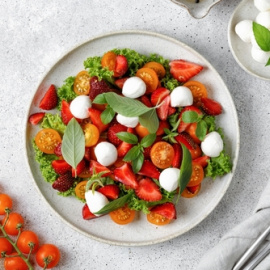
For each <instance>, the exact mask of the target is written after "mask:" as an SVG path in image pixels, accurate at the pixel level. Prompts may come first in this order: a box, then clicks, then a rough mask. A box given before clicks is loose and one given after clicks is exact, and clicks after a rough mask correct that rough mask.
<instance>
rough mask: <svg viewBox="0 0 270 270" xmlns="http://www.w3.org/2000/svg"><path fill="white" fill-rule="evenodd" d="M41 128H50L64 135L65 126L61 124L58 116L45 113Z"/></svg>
mask: <svg viewBox="0 0 270 270" xmlns="http://www.w3.org/2000/svg"><path fill="white" fill-rule="evenodd" d="M40 126H41V128H52V129H55V130H56V131H58V132H59V133H61V134H64V132H65V130H66V125H65V124H64V123H63V121H62V118H61V116H60V115H59V114H51V113H46V114H45V116H44V118H43V120H42V122H41V124H40Z"/></svg>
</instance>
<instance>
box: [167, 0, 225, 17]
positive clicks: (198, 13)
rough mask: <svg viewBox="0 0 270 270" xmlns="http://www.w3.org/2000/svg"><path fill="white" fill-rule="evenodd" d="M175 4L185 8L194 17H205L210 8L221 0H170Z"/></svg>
mask: <svg viewBox="0 0 270 270" xmlns="http://www.w3.org/2000/svg"><path fill="white" fill-rule="evenodd" d="M171 1H172V2H174V3H175V4H177V5H180V6H182V7H184V8H186V9H187V10H188V12H189V14H190V15H191V16H192V17H194V18H195V19H201V18H203V17H205V16H206V15H207V14H208V12H209V11H210V9H211V8H212V7H213V6H214V5H215V4H217V3H218V2H220V1H221V0H171Z"/></svg>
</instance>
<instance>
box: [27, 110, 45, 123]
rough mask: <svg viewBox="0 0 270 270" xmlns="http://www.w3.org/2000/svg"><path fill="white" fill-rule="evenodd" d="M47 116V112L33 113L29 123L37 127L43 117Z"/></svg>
mask: <svg viewBox="0 0 270 270" xmlns="http://www.w3.org/2000/svg"><path fill="white" fill-rule="evenodd" d="M44 116H45V112H39V113H33V114H31V115H30V116H29V118H28V122H29V123H30V124H32V125H37V124H38V123H39V122H41V120H42V119H43V117H44Z"/></svg>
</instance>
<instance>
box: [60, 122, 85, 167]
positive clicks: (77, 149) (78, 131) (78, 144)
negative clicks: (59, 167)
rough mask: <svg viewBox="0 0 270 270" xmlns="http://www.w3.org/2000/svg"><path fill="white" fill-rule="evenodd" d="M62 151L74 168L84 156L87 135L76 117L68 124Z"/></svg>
mask: <svg viewBox="0 0 270 270" xmlns="http://www.w3.org/2000/svg"><path fill="white" fill-rule="evenodd" d="M61 151H62V155H63V157H64V159H65V161H66V162H67V163H68V164H69V165H70V166H72V167H73V168H76V167H77V165H78V164H79V163H80V161H81V160H82V159H83V157H84V152H85V137H84V133H83V130H82V128H81V126H80V125H79V123H78V122H77V120H76V119H75V118H72V119H71V120H70V121H69V123H68V125H67V128H66V130H65V133H64V136H63V140H62V146H61Z"/></svg>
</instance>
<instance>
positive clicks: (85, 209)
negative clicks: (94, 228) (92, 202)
mask: <svg viewBox="0 0 270 270" xmlns="http://www.w3.org/2000/svg"><path fill="white" fill-rule="evenodd" d="M82 217H83V219H86V220H88V219H92V218H96V217H97V216H95V215H94V214H93V213H92V212H91V211H90V210H89V207H88V205H87V204H84V206H83V208H82Z"/></svg>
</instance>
